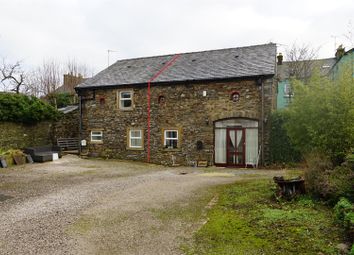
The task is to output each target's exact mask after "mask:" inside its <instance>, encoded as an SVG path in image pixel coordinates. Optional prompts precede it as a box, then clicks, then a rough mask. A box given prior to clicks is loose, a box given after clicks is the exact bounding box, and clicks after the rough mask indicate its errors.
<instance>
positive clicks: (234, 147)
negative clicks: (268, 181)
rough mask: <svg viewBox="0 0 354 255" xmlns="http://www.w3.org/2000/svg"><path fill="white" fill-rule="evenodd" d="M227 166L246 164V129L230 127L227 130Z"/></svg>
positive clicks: (242, 165)
mask: <svg viewBox="0 0 354 255" xmlns="http://www.w3.org/2000/svg"><path fill="white" fill-rule="evenodd" d="M226 146H227V148H226V155H227V156H226V157H227V161H226V164H227V166H234V167H244V166H245V129H244V128H228V129H227V130H226Z"/></svg>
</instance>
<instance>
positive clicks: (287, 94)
mask: <svg viewBox="0 0 354 255" xmlns="http://www.w3.org/2000/svg"><path fill="white" fill-rule="evenodd" d="M292 96H294V93H293V91H292V88H291V86H290V84H289V83H286V84H285V85H284V97H292Z"/></svg>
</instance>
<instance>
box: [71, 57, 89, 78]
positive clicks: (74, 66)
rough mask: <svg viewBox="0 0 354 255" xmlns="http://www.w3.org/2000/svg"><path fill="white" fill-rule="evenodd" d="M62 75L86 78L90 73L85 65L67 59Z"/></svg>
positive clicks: (73, 59) (72, 59)
mask: <svg viewBox="0 0 354 255" xmlns="http://www.w3.org/2000/svg"><path fill="white" fill-rule="evenodd" d="M64 73H68V74H71V75H73V76H76V77H79V76H82V77H88V76H90V74H91V73H92V71H91V70H90V68H89V67H88V66H87V65H85V64H82V63H79V62H78V61H77V60H76V59H75V58H71V59H68V60H67V62H66V64H65V65H64Z"/></svg>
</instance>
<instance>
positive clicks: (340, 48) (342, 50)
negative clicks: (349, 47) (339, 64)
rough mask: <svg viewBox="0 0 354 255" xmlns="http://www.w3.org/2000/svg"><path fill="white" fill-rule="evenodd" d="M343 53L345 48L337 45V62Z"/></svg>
mask: <svg viewBox="0 0 354 255" xmlns="http://www.w3.org/2000/svg"><path fill="white" fill-rule="evenodd" d="M344 53H345V48H343V45H342V44H341V45H339V46H338V49H337V51H336V59H337V60H339V59H340V58H341V57H343V56H344Z"/></svg>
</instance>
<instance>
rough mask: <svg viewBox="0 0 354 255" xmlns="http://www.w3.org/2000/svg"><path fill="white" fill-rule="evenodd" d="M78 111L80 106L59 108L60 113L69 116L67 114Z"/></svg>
mask: <svg viewBox="0 0 354 255" xmlns="http://www.w3.org/2000/svg"><path fill="white" fill-rule="evenodd" d="M77 109H79V106H78V105H68V106H65V107H63V108H59V109H58V111H60V112H62V113H64V114H67V113H70V112H72V111H76V110H77Z"/></svg>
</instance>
